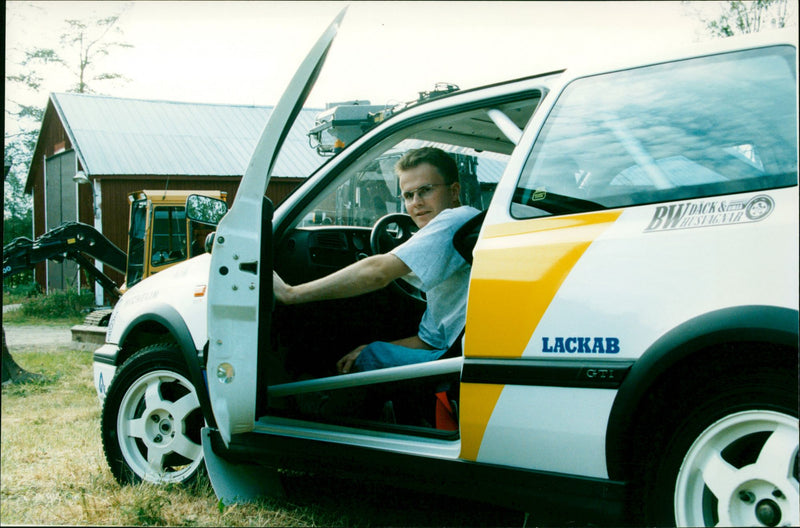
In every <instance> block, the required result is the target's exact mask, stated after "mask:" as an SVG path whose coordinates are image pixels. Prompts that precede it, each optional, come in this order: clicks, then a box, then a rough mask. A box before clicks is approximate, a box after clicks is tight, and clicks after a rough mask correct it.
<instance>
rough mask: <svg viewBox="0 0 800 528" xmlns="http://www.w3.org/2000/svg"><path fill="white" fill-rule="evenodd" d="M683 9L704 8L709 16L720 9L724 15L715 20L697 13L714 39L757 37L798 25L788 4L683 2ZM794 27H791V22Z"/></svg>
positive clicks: (777, 0) (780, 0)
mask: <svg viewBox="0 0 800 528" xmlns="http://www.w3.org/2000/svg"><path fill="white" fill-rule="evenodd" d="M683 3H684V5H692V6H693V7H695V8H696V7H698V6H701V8H702V9H703V10H704V11H706V12H708V10H709V9H708V8H709V6H710V5H711V6H714V5H715V6H719V8H720V9H721V11H720V12H719V13H718V14H717V15H716V17H712V18H709V17H707V16H706V15H703V14H700V13H699V12H698V9H695V12H696V14H697V16H698V18H699V19H700V21H701V22H702V23H703V24H704V25H705V29H706V30H707V31H708V32H709V33H710V34H711V35H712V36H714V37H731V36H733V35H741V34H746V33H757V32H758V31H761V30H762V29H777V28H783V27H787V26H790V25H795V26H796V25H797V20H796V15H797V13H794V12H793V11H792V10H790V2H789V0H754V1H750V2H743V1H741V0H732V1H728V2H720V3H716V2H714V3H712V2H708V3H707V2H699V3H698V2H686V1H684V2H683ZM793 19H794V23H793V24H792V20H793Z"/></svg>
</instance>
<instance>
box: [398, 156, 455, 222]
mask: <svg viewBox="0 0 800 528" xmlns="http://www.w3.org/2000/svg"><path fill="white" fill-rule="evenodd" d="M397 178H398V180H399V182H400V193H401V196H403V201H404V202H405V205H406V211H408V214H409V215H411V218H413V219H414V223H415V224H417V227H419V228H422V227H425V225H426V224H427V223H428V222H430V221H431V220H432V219H433V218H435V217H436V215H438V214H439V213H441V212H442V211H444V210H445V209H449V208H450V207H456V206H458V203H459V202H458V193H459V190H460V187H459V184H458V183H452V184H450V185H447V184H445V183H444V178H443V177H442V175H441V174H439V171H438V170H436V168H435V167H434V166H433V165H431V164H429V163H422V164H420V165H417V166H416V167H414V168H412V169H409V170H406V171H398V173H397Z"/></svg>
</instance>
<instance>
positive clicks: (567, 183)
mask: <svg viewBox="0 0 800 528" xmlns="http://www.w3.org/2000/svg"><path fill="white" fill-rule="evenodd" d="M796 76H797V74H796V71H795V69H794V62H793V58H792V53H791V49H790V48H788V47H782V46H776V47H772V48H766V49H761V50H753V51H745V52H737V53H728V54H724V55H718V56H713V57H703V58H698V59H690V60H684V61H679V62H672V63H666V64H659V65H655V66H649V67H645V68H637V69H632V70H625V71H619V72H614V73H609V74H604V75H598V76H593V77H586V78H581V79H577V80H576V81H574V82H573V83H571V84H570V85H569V86H568V87H567V88H566V89H565V90H564V91H563V93H562V94H561V95H560V97H559V99H558V101H557V102H556V104H555V106H554V107H553V110H552V111H551V113H550V115H549V116H548V117H547V120H546V121H545V123H544V126H543V128H542V131H541V132H540V134H539V138H538V140H537V141H536V143H535V145H534V147H533V149H532V151H531V154H530V155H529V157H528V160H527V161H526V164H525V166H524V168H523V171H522V174H521V177H520V180H519V183H518V185H517V189H516V191H515V194H514V198H513V201H512V205H511V214H512V216H514V217H515V218H535V217H540V216H547V215H557V214H569V213H580V212H585V211H592V210H599V209H608V208H617V207H624V206H630V205H639V204H647V203H657V202H664V201H672V200H681V199H689V198H698V197H703V196H714V195H720V194H731V193H737V192H746V191H753V190H760V189H769V188H776V187H782V186H787V185H793V184H795V183H796V181H797V156H796V151H797V129H796V121H797V99H796V97H797V94H796V93H795V84H796Z"/></svg>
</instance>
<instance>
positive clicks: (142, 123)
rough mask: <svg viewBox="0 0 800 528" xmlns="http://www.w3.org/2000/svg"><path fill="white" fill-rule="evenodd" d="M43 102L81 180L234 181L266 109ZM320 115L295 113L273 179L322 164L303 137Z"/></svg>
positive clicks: (79, 98) (102, 99)
mask: <svg viewBox="0 0 800 528" xmlns="http://www.w3.org/2000/svg"><path fill="white" fill-rule="evenodd" d="M50 98H51V101H52V102H53V106H54V107H55V109H56V112H57V113H58V115H59V117H60V119H61V122H62V123H63V124H64V127H65V128H66V130H67V134H68V135H69V137H70V140H71V142H72V145H73V147H74V148H75V151H76V152H77V155H78V159H79V160H80V162H81V166H82V167H83V170H84V171H85V172H86V174H87V175H134V174H137V175H138V174H147V175H150V174H152V175H187V176H241V175H243V174H244V172H245V169H246V168H247V164H248V163H249V162H250V156H251V155H252V153H253V149H254V148H255V145H256V142H257V141H258V139H259V137H260V136H261V132H262V131H263V129H264V125H265V124H266V122H267V119H268V118H269V116H270V115H271V113H272V110H273V107H271V106H243V105H221V104H201V103H182V102H175V101H148V100H141V99H122V98H118V97H108V96H100V95H86V94H72V93H54V94H51V96H50ZM320 111H321V109H311V108H304V109H303V110H301V111H300V114H299V115H298V117H297V120H296V122H295V124H294V126H293V128H292V129H291V131H290V132H289V135H288V136H287V138H286V142H285V143H284V146H283V149H282V151H281V155H280V156H279V157H278V160H277V162H276V164H275V168H274V169H273V176H275V177H305V176H308V175H309V174H311V172H313V171H314V170H315V169H316V168H317V167H319V166H320V165H321V164H322V163H323V162H324V161H325V158H323V157H321V156H319V155H318V154H317V153H316V151H315V150H314V149H312V148H311V147H310V146H309V143H308V137H307V136H306V133H307V132H308V130H309V129H310V128H311V127H312V126H314V117H315V116H316V114H317V113H319V112H320Z"/></svg>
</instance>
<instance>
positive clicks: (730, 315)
mask: <svg viewBox="0 0 800 528" xmlns="http://www.w3.org/2000/svg"><path fill="white" fill-rule="evenodd" d="M744 344H747V345H748V347H751V346H753V345H757V346H758V345H760V346H764V347H767V348H765V350H768V352H765V353H768V354H770V355H772V356H771V357H772V359H774V360H776V361H778V360H786V361H789V362H793V364H794V366H795V369H796V367H797V352H798V311H797V310H794V309H790V308H783V307H776V306H738V307H731V308H725V309H722V310H717V311H714V312H709V313H706V314H703V315H700V316H698V317H695V318H693V319H690V320H688V321H686V322H685V323H683V324H682V325H680V326H678V327H676V328H673V329H672V330H670V331H669V332H667V333H666V334H664V335H663V336H662V337H661V338H659V339H658V340H657V341H656V342H655V343H654V344H653V345H652V346H651V347H649V348H648V349H647V350H646V351H645V353H644V354H642V356H641V357H640V358H639V359H638V360H637V361H636V363H634V365H633V367H632V368H631V370H630V372H629V373H628V375H627V376H626V378H625V381H624V382H623V383H622V385H621V386H620V388H619V390H618V391H617V395H616V397H615V399H614V404H613V407H612V410H611V414H610V416H609V423H608V429H607V432H606V461H607V466H608V474H609V477H610V478H612V479H618V480H626V479H628V478H630V477H631V470H632V468H633V467H634V466H632V465H631V464H630V458H631V457H630V455H631V449H632V448H633V447H635V446H636V445H637V438H636V437H637V432H638V431H640V430H641V427H642V424H643V423H645V422H647V421H648V419H649V418H650V417H649V416H648V413H647V412H642V409H644V408H646V407H647V405H648V403H649V402H648V395H650V393H651V389H653V388H654V387H656V386H659V385H660V384H664V383H670V382H671V383H674V384H675V385H676V386H678V387H679V386H681V385H682V384H681V382H682V381H683V380H682V379H681V376H682V374H681V373H682V372H685V371H686V370H685V369H687V368H695V369H696V368H702V367H703V366H704V365H705V366H708V365H709V364H710V363H708V362H710V361H713V359H714V358H715V357H716V354H717V353H719V352H720V351H721V350H722V349H723V348H724V351H725V354H726V359H727V360H730V361H731V362H733V361H738V362H742V363H745V364H747V363H748V362H753V361H755V359H756V358H754V357H748V355H747V354H746V350H747V349H748V347H745V346H742V345H744ZM671 376H674V377H675V379H674V380H670V377H671Z"/></svg>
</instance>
